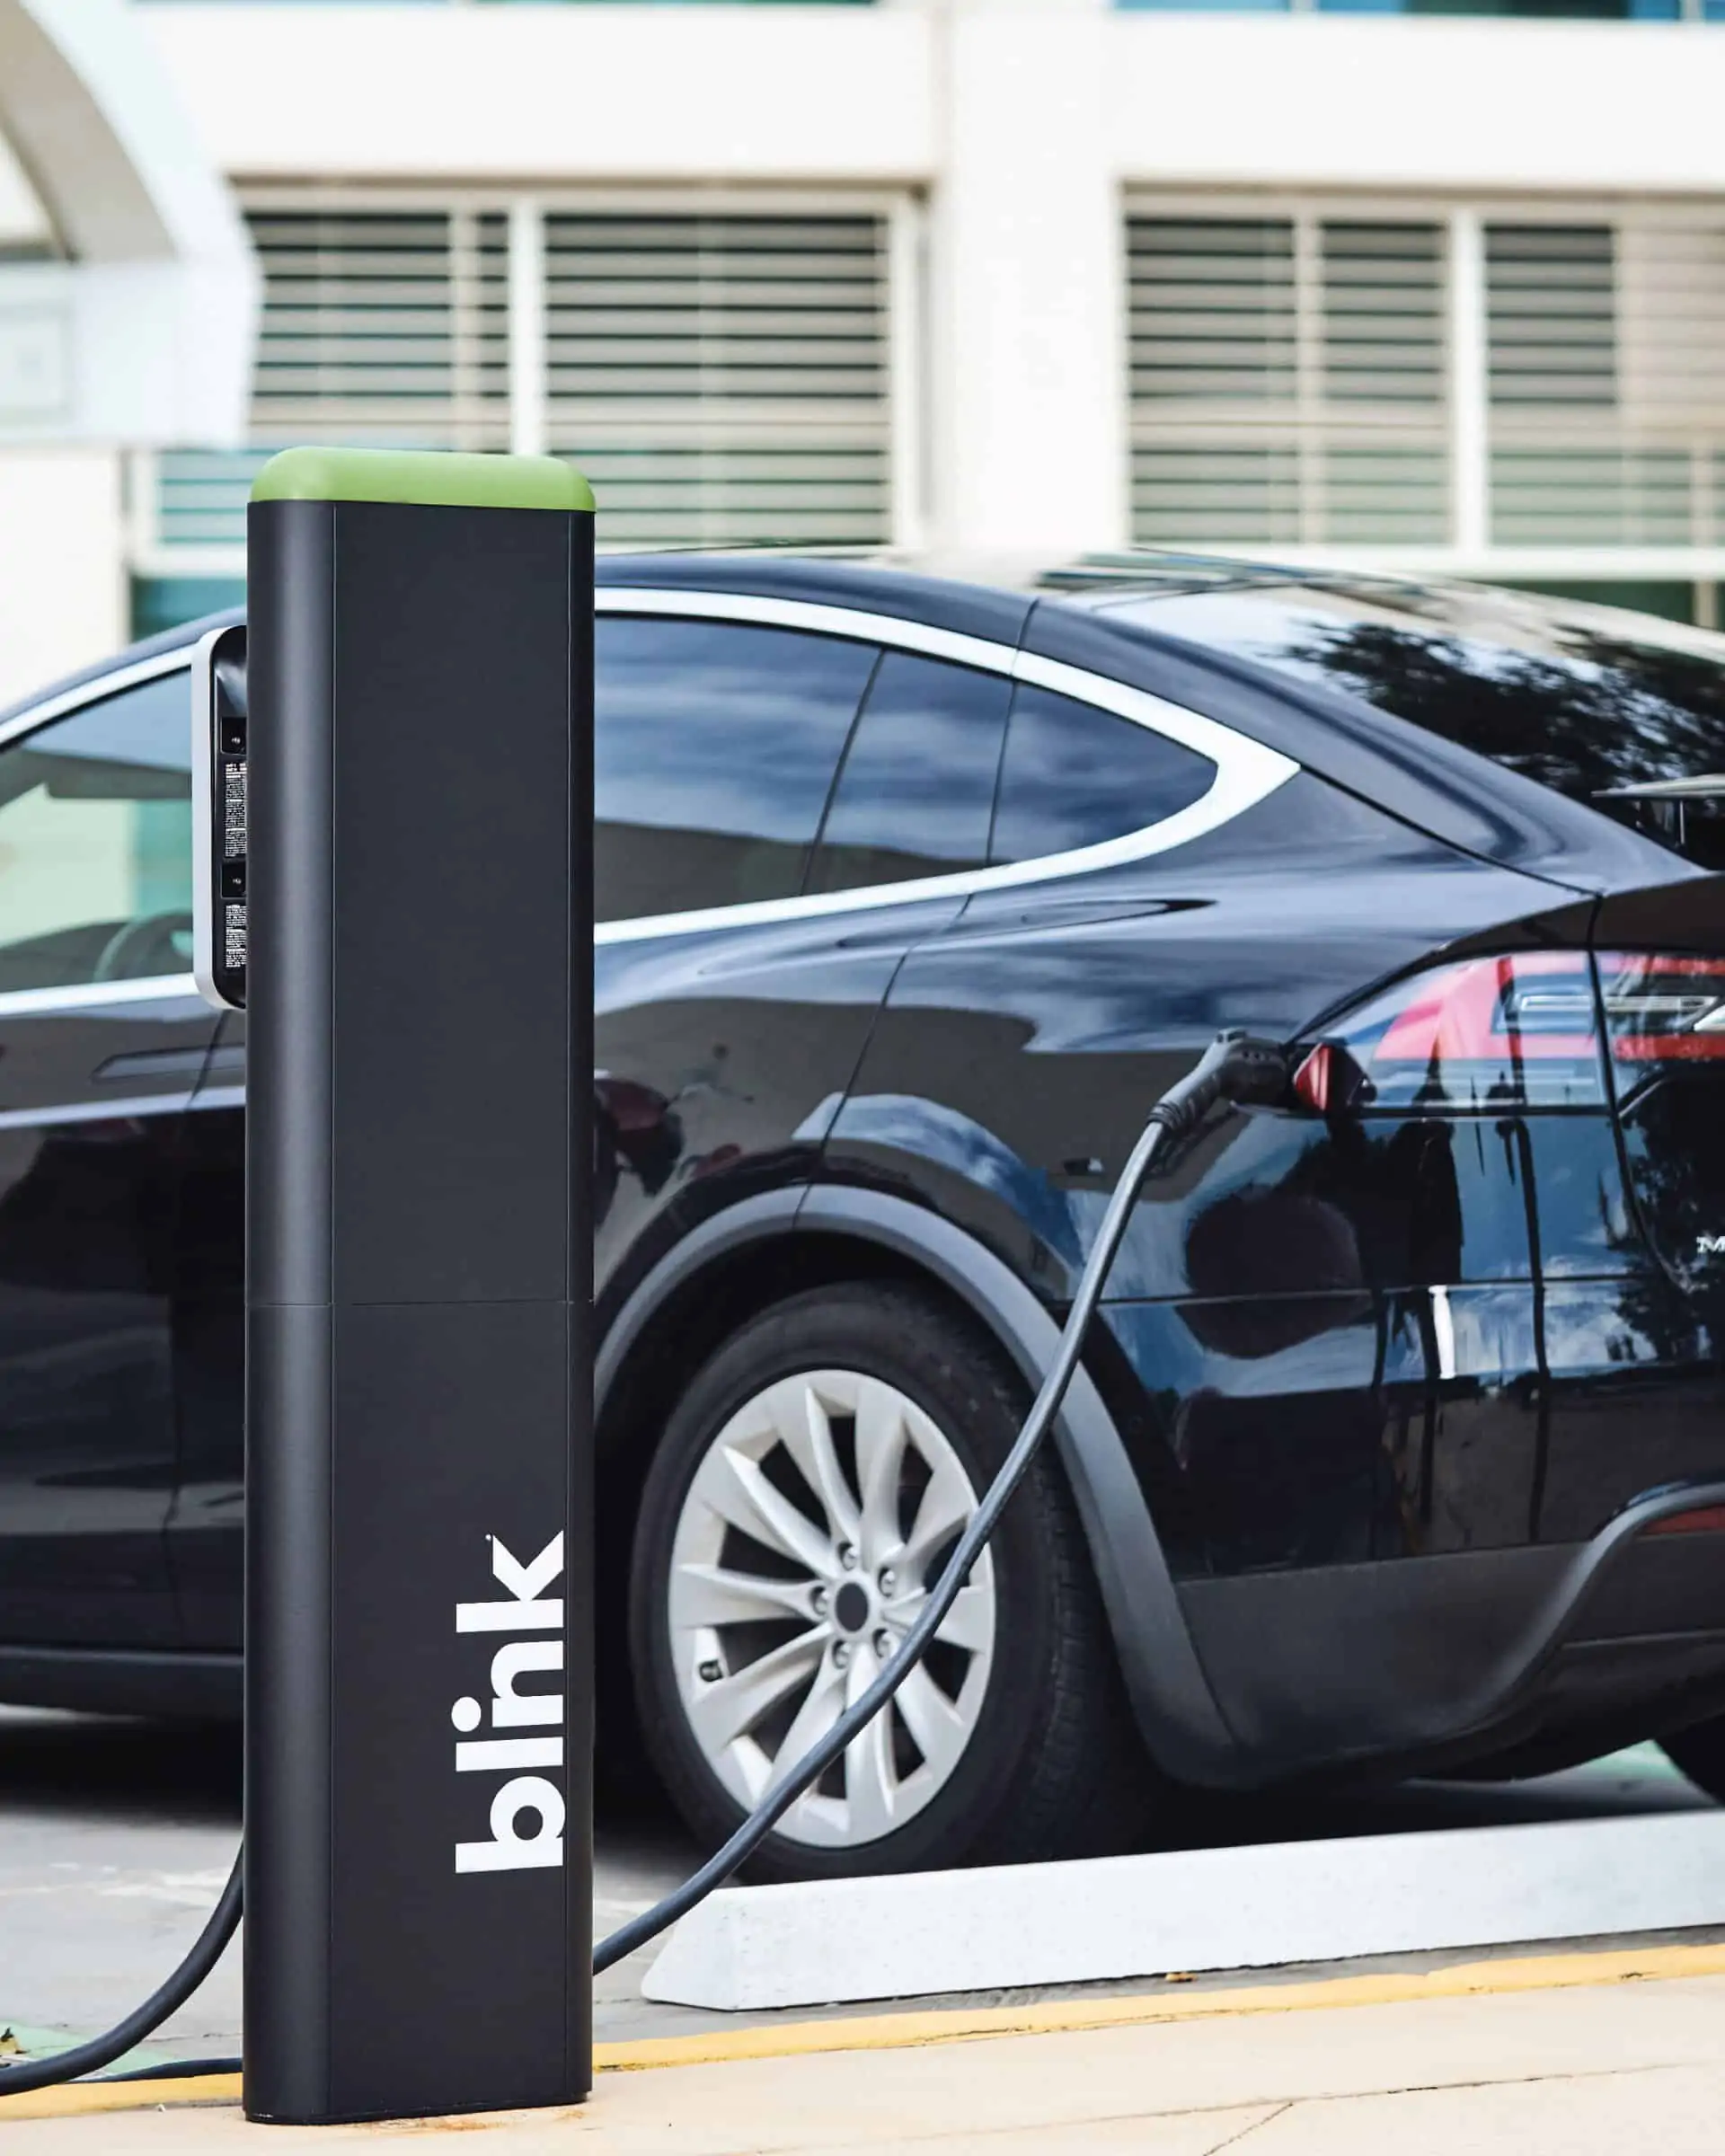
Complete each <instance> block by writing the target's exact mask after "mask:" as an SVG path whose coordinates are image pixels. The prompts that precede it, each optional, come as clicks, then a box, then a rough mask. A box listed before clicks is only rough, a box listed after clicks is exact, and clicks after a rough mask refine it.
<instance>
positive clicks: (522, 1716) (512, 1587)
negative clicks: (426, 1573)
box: [449, 1534, 565, 1871]
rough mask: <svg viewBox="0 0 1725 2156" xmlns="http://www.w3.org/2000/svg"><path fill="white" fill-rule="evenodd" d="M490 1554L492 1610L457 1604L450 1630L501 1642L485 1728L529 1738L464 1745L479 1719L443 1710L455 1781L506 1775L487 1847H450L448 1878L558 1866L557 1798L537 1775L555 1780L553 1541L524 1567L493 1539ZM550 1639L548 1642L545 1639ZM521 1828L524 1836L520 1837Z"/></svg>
mask: <svg viewBox="0 0 1725 2156" xmlns="http://www.w3.org/2000/svg"><path fill="white" fill-rule="evenodd" d="M487 1540H488V1541H489V1542H490V1543H491V1576H492V1577H493V1578H494V1579H496V1580H498V1581H499V1582H500V1585H501V1586H503V1588H504V1589H505V1592H504V1593H503V1594H502V1595H500V1596H499V1597H498V1598H497V1599H496V1600H495V1601H492V1602H458V1603H457V1604H456V1631H457V1632H458V1633H459V1632H505V1633H509V1634H512V1635H517V1636H516V1637H511V1638H509V1639H505V1640H504V1641H503V1642H502V1644H501V1645H500V1646H499V1647H498V1648H497V1649H496V1651H495V1653H494V1654H493V1655H492V1657H491V1700H490V1702H489V1718H490V1727H491V1729H493V1730H505V1729H507V1730H518V1729H536V1730H543V1731H544V1732H545V1734H544V1735H542V1736H473V1735H472V1734H471V1733H472V1732H473V1731H474V1730H476V1729H477V1728H478V1727H480V1725H481V1723H482V1722H484V1721H485V1720H486V1719H487V1712H488V1710H487V1708H486V1707H485V1706H482V1704H481V1703H480V1701H478V1700H477V1699H475V1698H473V1697H472V1696H471V1695H470V1696H468V1697H466V1698H463V1699H459V1700H457V1701H456V1703H455V1705H454V1706H453V1707H452V1708H451V1709H450V1710H449V1719H450V1720H451V1721H452V1722H453V1723H454V1724H455V1726H456V1728H457V1729H458V1730H460V1731H461V1732H462V1733H463V1735H462V1736H461V1737H460V1738H459V1739H458V1740H457V1742H456V1773H457V1774H507V1775H508V1776H509V1780H507V1781H506V1782H504V1783H503V1784H502V1786H501V1787H500V1789H497V1790H496V1792H495V1793H494V1794H493V1796H492V1798H491V1839H490V1840H489V1841H487V1842H456V1870H457V1871H533V1870H539V1869H544V1868H545V1867H547V1866H553V1865H561V1864H562V1860H563V1820H564V1816H565V1807H564V1803H563V1795H562V1790H561V1789H559V1788H558V1786H557V1784H556V1783H555V1782H553V1781H547V1780H546V1779H545V1776H544V1772H524V1771H523V1770H526V1769H535V1768H536V1769H542V1770H543V1769H549V1770H550V1771H551V1772H553V1773H556V1774H559V1775H561V1774H562V1771H563V1727H562V1725H563V1686H562V1672H563V1597H562V1595H547V1594H546V1592H545V1589H546V1588H547V1587H549V1586H551V1585H552V1584H553V1581H556V1580H558V1579H561V1578H562V1571H563V1538H562V1535H561V1534H558V1535H554V1536H553V1538H552V1540H551V1541H550V1542H547V1543H546V1544H545V1546H544V1549H543V1550H542V1551H540V1552H539V1554H538V1556H537V1557H535V1558H534V1559H533V1560H531V1561H530V1562H528V1563H526V1564H523V1563H522V1562H521V1560H519V1559H518V1558H517V1557H516V1556H514V1555H513V1554H512V1553H511V1552H510V1551H509V1550H507V1549H506V1548H505V1547H504V1545H503V1544H502V1542H500V1541H499V1539H498V1538H497V1536H496V1535H494V1534H493V1535H490V1536H488V1537H487ZM553 1633H554V1634H555V1635H556V1636H555V1637H554V1638H548V1637H547V1636H546V1635H547V1634H553ZM546 1672H552V1673H554V1674H555V1675H556V1677H557V1679H558V1683H557V1687H556V1690H555V1691H552V1692H543V1691H526V1692H524V1691H522V1690H521V1689H520V1684H521V1680H522V1679H523V1678H524V1677H531V1676H541V1677H542V1678H543V1674H544V1673H546ZM524 1826H525V1827H528V1828H530V1829H531V1831H530V1832H524V1831H523V1829H524Z"/></svg>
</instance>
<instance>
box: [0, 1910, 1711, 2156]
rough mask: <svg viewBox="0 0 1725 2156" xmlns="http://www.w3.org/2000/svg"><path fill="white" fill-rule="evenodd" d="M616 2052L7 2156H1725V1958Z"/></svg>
mask: <svg viewBox="0 0 1725 2156" xmlns="http://www.w3.org/2000/svg"><path fill="white" fill-rule="evenodd" d="M607 2050H608V2060H607V2070H606V2071H604V2072H601V2073H600V2075H599V2078H598V2083H597V2088H596V2090H595V2093H594V2096H593V2099H592V2100H591V2102H590V2103H588V2105H586V2106H584V2107H580V2108H579V2109H572V2110H565V2111H557V2112H533V2113H528V2112H514V2113H509V2114H507V2115H492V2116H486V2117H482V2118H478V2117H476V2118H467V2119H462V2120H452V2121H449V2122H447V2124H446V2125H436V2124H418V2123H416V2124H412V2125H384V2126H369V2127H367V2126H340V2127H323V2128H293V2127H280V2126H272V2127H268V2128H265V2127H252V2126H248V2125H246V2124H245V2122H244V2120H243V2117H242V2116H241V2115H240V2112H239V2110H238V2107H237V2106H236V2105H235V2104H234V2102H233V2101H232V2093H231V2087H230V2086H229V2085H223V2086H221V2087H219V2088H217V2089H216V2090H210V2091H208V2096H216V2097H218V2098H226V2099H227V2100H218V2101H214V2102H211V2101H209V2100H208V2096H207V2099H206V2100H205V2101H204V2102H202V2103H199V2104H191V2105H188V2104H186V2103H185V2102H184V2101H183V2100H181V2099H183V2097H184V2096H185V2095H186V2094H188V2093H190V2092H191V2091H190V2090H189V2089H188V2087H187V2085H185V2084H181V2086H180V2088H179V2089H175V2088H174V2085H173V2084H164V2083H158V2084H156V2085H155V2090H154V2091H153V2092H152V2096H153V2098H154V2099H169V2101H168V2104H167V2107H163V2108H156V2109H147V2110H127V2111H123V2112H114V2111H111V2112H104V2113H102V2114H100V2115H97V2116H88V2115H85V2116H76V2115H72V2116H32V2114H33V2113H35V2112H37V2111H38V2110H39V2109H40V2108H42V2107H47V2106H48V2105H49V2102H50V2099H49V2096H48V2095H47V2094H45V2095H44V2096H43V2097H41V2098H36V2099H32V2098H30V2097H20V2098H14V2099H8V2100H7V2101H5V2102H0V2144H3V2145H4V2151H5V2156H45V2152H54V2156H84V2152H98V2151H99V2152H101V2156H156V2152H162V2156H167V2152H173V2156H181V2152H188V2156H203V2152H206V2151H208V2152H209V2156H222V2152H227V2151H231V2150H235V2149H239V2148H241V2147H245V2148H249V2149H251V2150H253V2151H254V2152H258V2156H274V2152H278V2151H279V2152H282V2156H288V2152H290V2151H292V2150H295V2149H299V2148H302V2147H303V2148H306V2149H310V2148H313V2147H315V2148H318V2149H323V2150H330V2151H339V2150H343V2149H347V2148H349V2147H351V2146H354V2145H356V2144H360V2143H363V2144H367V2145H369V2144H373V2143H384V2142H385V2141H388V2140H390V2139H393V2138H395V2137H398V2136H400V2135H402V2134H417V2135H420V2136H429V2137H430V2138H432V2139H434V2140H435V2139H437V2138H439V2137H441V2135H442V2134H445V2133H447V2134H456V2133H473V2132H480V2133H483V2134H487V2135H488V2136H489V2138H488V2139H487V2141H486V2142H485V2143H484V2144H483V2145H484V2146H485V2147H486V2148H487V2149H488V2150H494V2151H496V2152H497V2156H550V2152H562V2151H568V2152H571V2156H573V2152H579V2151H581V2150H592V2151H593V2152H595V2156H599V2152H606V2156H613V2152H615V2156H744V2152H763V2156H765V2152H774V2156H839V2152H848V2156H862V2152H871V2156H884V2152H888V2151H902V2152H916V2156H1014V2152H1020V2151H1024V2152H1028V2151H1032V2150H1033V2151H1037V2152H1050V2156H1066V2152H1073V2156H1084V2152H1088V2151H1096V2152H1103V2151H1112V2150H1125V2149H1131V2150H1134V2151H1137V2152H1143V2156H1219V2152H1221V2151H1223V2150H1229V2151H1234V2150H1242V2151H1243V2152H1245V2156H1318V2152H1323V2156H1355V2152H1358V2156H1380V2152H1382V2151H1383V2150H1384V2149H1386V2148H1393V2149H1394V2150H1395V2152H1396V2156H1427V2152H1431V2156H1437V2152H1443V2156H1497V2152H1499V2151H1501V2152H1504V2156H1511V2152H1513V2156H1596V2152H1597V2156H1606V2152H1609V2156H1622V2152H1623V2151H1624V2150H1626V2149H1641V2148H1653V2149H1657V2150H1658V2151H1659V2156H1692V2152H1693V2156H1703V2152H1704V2156H1718V2152H1720V2150H1721V2148H1722V2147H1725V1948H1721V1947H1719V1946H1717V1945H1709V1946H1698V1947H1685V1946H1681V1945H1668V1946H1665V1947H1660V1948H1651V1949H1641V1950H1640V1951H1631V1952H1607V1953H1601V1954H1581V1955H1576V1954H1570V1955H1563V1956H1553V1957H1541V1958H1524V1959H1520V1960H1493V1961H1489V1962H1476V1963H1473V1964H1468V1965H1459V1966H1452V1967H1449V1968H1446V1969H1441V1970H1438V1971H1437V1972H1434V1973H1433V1974H1431V1975H1399V1976H1398V1975H1388V1976H1366V1977H1353V1978H1341V1979H1338V1980H1333V1981H1331V1982H1326V1983H1317V1984H1268V1985H1265V1984H1260V1985H1255V1986H1253V1987H1252V1988H1251V1989H1249V1990H1241V1991H1234V1992H1210V1993H1181V1992H1179V1991H1176V1990H1172V1989H1170V1988H1168V1987H1165V1986H1164V1987H1159V1988H1158V1989H1156V1990H1155V1991H1154V1992H1146V1993H1143V1994H1141V1995H1139V1996H1138V1997H1137V1998H1134V1999H1108V2000H1090V2001H1086V2000H1084V1999H1083V1998H1073V1997H1068V1998H1066V1999H1065V2000H1062V2001H1056V2002H1050V2003H1048V2004H1045V2005H1042V2006H1039V2007H1030V2008H1002V2009H995V2010H970V2011H967V2012H961V2013H951V2014H917V2013H906V2014H898V2015H892V2014H888V2015H880V2016H876V2017H871V2018H870V2019H858V2020H851V2021H823V2022H814V2023H809V2022H805V2023H801V2024H792V2025H788V2026H787V2025H778V2026H775V2027H772V2028H757V2029H752V2030H745V2031H737V2032H730V2031H721V2032H719V2033H718V2034H716V2035H714V2036H712V2037H677V2038H666V2039H661V2040H659V2041H658V2042H656V2043H649V2044H643V2045H636V2046H610V2047H607ZM628 2067H633V2068H634V2069H635V2070H634V2071H628V2070H626V2068H628ZM118 2095H119V2091H117V2090H115V2091H104V2092H101V2096H102V2099H103V2100H105V2099H106V2098H108V2097H110V2096H114V2097H118ZM51 2100H53V2101H55V2102H59V2103H66V2104H71V2103H78V2102H82V2101H84V2100H86V2092H85V2091H83V2090H80V2091H76V2092H71V2091H67V2092H56V2095H55V2097H54V2098H53V2099H51Z"/></svg>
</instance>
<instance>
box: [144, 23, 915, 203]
mask: <svg viewBox="0 0 1725 2156" xmlns="http://www.w3.org/2000/svg"><path fill="white" fill-rule="evenodd" d="M139 13H140V14H141V15H143V16H144V18H145V19H146V21H147V22H148V24H149V26H150V27H151V29H152V30H153V31H154V32H155V36H156V39H157V40H158V42H159V45H160V49H161V50H162V52H163V53H164V56H165V57H166V58H167V61H168V64H169V68H170V71H171V73H172V74H173V76H174V78H175V80H176V81H177V83H178V84H179V88H180V93H181V98H182V99H183V100H184V102H185V103H186V104H187V106H188V108H189V109H190V110H191V111H192V112H194V113H195V114H196V115H197V116H198V120H199V126H200V128H202V130H203V133H204V136H205V138H206V139H207V140H208V143H209V145H210V146H211V148H212V150H213V151H214V153H215V155H216V156H217V158H218V159H219V160H220V161H221V162H222V163H223V164H224V165H225V166H226V170H227V171H228V172H231V173H236V174H240V175H243V176H244V177H247V178H252V179H281V178H291V179H296V180H297V179H303V178H307V177H312V178H316V177H323V176H328V177H332V178H334V177H338V176H339V177H341V178H351V179H362V180H369V179H380V178H390V179H397V180H449V179H468V180H506V181H517V180H523V179H533V180H544V181H587V180H602V181H689V180H696V181H705V180H719V181H798V180H809V179H813V180H832V179H839V180H845V181H861V182H864V183H866V182H869V181H879V180H898V179H911V178H916V177H921V176H924V175H925V174H926V172H927V171H928V168H929V163H930V155H931V149H932V145H933V103H932V93H933V75H932V70H931V67H930V65H929V53H930V18H929V17H928V16H927V15H926V14H925V13H924V12H923V11H922V10H921V9H920V8H909V7H898V6H887V7H880V8H873V7H822V6H811V7H798V6H794V5H792V6H772V7H760V6H748V5H738V6H722V5H721V6H709V7H694V8H684V7H651V6H635V5H624V6H606V5H605V4H603V0H600V4H596V5H591V6H583V7H441V8H438V7H425V8H414V9H403V8H402V7H398V6H389V5H367V4H365V0H355V4H352V5H350V6H346V7H332V6H327V5H299V6H295V5H291V4H288V5H274V6H268V7H264V6H256V5H250V4H244V0H240V4H235V5H234V6H231V7H219V6H213V5H210V4H208V0H199V4H195V5H190V6H174V5H172V4H162V5H152V6H150V7H148V8H146V9H140V11H139Z"/></svg>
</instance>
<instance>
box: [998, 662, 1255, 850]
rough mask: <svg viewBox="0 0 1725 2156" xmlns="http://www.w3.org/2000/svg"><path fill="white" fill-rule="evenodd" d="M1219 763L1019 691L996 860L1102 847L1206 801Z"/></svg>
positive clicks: (1088, 708)
mask: <svg viewBox="0 0 1725 2156" xmlns="http://www.w3.org/2000/svg"><path fill="white" fill-rule="evenodd" d="M1215 780H1216V765H1215V764H1212V763H1211V762H1210V760H1209V758H1208V757H1207V756H1201V755H1199V754H1198V752H1197V750H1196V749H1190V748H1187V747H1183V746H1182V745H1181V743H1180V742H1178V741H1171V740H1169V738H1167V736H1166V735H1165V734H1158V733H1154V732H1153V731H1152V730H1151V729H1149V728H1148V727H1144V726H1138V725H1137V724H1135V723H1134V721H1133V720H1130V719H1121V718H1119V717H1117V716H1116V714H1115V713H1114V712H1112V711H1098V710H1097V708H1096V707H1095V705H1094V704H1089V703H1078V702H1075V701H1074V700H1073V699H1072V698H1071V697H1069V696H1057V695H1056V694H1054V693H1053V692H1052V691H1051V690H1048V689H1039V688H1035V687H1032V686H1031V685H1027V684H1021V685H1020V686H1019V688H1018V690H1017V692H1016V694H1014V695H1013V710H1012V717H1011V719H1010V720H1009V721H1008V722H1007V728H1006V753H1005V755H1004V759H1003V760H1002V764H1001V773H1000V791H999V795H998V798H997V800H996V803H995V827H994V837H993V841H992V844H990V847H989V858H990V859H991V860H993V861H996V862H1013V861H1034V860H1036V859H1038V858H1039V856H1041V855H1043V854H1048V853H1075V852H1077V851H1078V850H1079V849H1081V848H1083V847H1085V846H1099V845H1104V844H1107V842H1108V841H1109V840H1110V839H1114V838H1124V837H1126V836H1128V834H1130V833H1132V832H1134V831H1143V830H1146V829H1147V828H1148V827H1149V826H1151V825H1153V824H1160V823H1163V822H1165V821H1166V819H1167V818H1168V817H1171V816H1175V815H1178V813H1179V812H1180V810H1181V809H1182V808H1190V807H1191V805H1192V803H1193V802H1194V801H1198V800H1202V799H1203V798H1204V796H1205V795H1206V794H1207V792H1208V791H1209V790H1210V788H1211V786H1212V785H1213V784H1214V782H1215Z"/></svg>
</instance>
